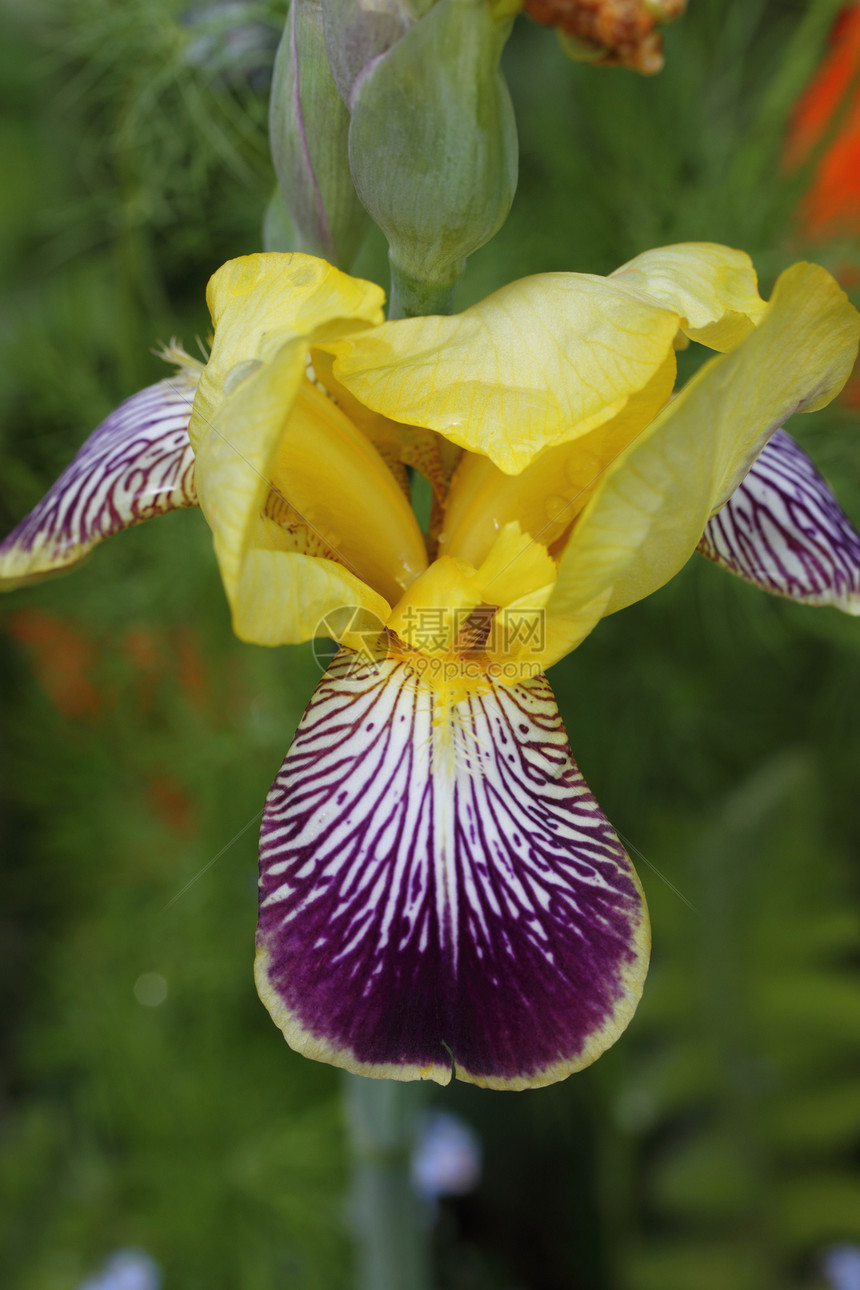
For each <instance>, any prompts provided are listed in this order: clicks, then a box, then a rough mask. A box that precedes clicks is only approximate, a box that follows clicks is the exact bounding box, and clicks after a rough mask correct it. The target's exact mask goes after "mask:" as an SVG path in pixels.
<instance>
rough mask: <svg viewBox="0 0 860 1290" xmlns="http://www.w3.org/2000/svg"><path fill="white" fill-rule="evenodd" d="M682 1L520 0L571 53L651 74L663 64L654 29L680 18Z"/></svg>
mask: <svg viewBox="0 0 860 1290" xmlns="http://www.w3.org/2000/svg"><path fill="white" fill-rule="evenodd" d="M685 6H686V0H525V6H524V7H525V9H526V12H527V13H530V14H531V16H532V17H533V18H534V19H535V21H536V22H540V23H543V24H544V26H546V27H558V28H559V30H560V32H561V34H562V36H564V37H565V38H566V40H565V43H566V44H567V45H568V50H569V52H570V53H571V54H573V56H574V57H580V58H582V59H584V60H587V61H588V62H594V63H600V64H602V65H604V66H609V67H630V68H632V69H633V70H634V71H637V72H643V73H644V74H645V75H646V76H651V75H653V74H654V72H659V71H660V68H661V67H662V66H663V38H662V36H661V35H660V33H659V31H657V30H656V28H657V27H658V26H660V25H662V24H663V23H667V22H672V21H674V19H675V18H678V17H680V15H681V14H682V13H683V11H684V8H685Z"/></svg>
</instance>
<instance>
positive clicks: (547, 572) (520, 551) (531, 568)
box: [475, 523, 556, 608]
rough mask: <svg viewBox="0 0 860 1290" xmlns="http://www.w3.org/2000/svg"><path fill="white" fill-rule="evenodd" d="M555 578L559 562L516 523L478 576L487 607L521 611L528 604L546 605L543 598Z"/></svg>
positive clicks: (508, 527)
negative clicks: (518, 609) (507, 607)
mask: <svg viewBox="0 0 860 1290" xmlns="http://www.w3.org/2000/svg"><path fill="white" fill-rule="evenodd" d="M555 576H556V566H555V561H554V560H553V559H552V558H551V557H550V555H549V553H548V551H547V549H546V547H545V546H544V545H543V543H541V542H536V541H535V540H534V538H533V537H531V536H530V535H529V534H528V533H523V531H522V530H521V529H520V526H519V525H518V524H515V523H513V524H506V525H505V527H504V528H503V529H502V531H501V532H500V533H499V536H498V537H497V538H496V541H495V542H494V543H493V545H492V546H491V548H490V551H489V554H488V556H487V558H486V560H484V561H483V562H482V563H481V564H480V565H479V567H478V569H477V570H476V573H475V578H476V581H477V582H478V583H479V584H480V585H481V587H482V589H483V597H482V598H483V600H484V603H485V604H488V605H516V606H517V608H522V607H523V606H524V605H525V602H526V601H529V603H530V607H532V608H536V607H537V601H539V600H540V601H541V603H542V600H541V597H542V596H543V594H544V592H545V589H546V588H548V587H550V586H551V585H552V583H554V582H555ZM530 598H531V600H530ZM532 601H534V602H535V603H533V604H532Z"/></svg>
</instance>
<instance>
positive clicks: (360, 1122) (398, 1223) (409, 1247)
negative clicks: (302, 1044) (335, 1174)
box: [343, 1074, 431, 1290]
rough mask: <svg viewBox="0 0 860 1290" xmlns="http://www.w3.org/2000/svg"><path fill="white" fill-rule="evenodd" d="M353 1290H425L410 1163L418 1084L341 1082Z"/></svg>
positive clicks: (349, 1078)
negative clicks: (349, 1164) (352, 1239)
mask: <svg viewBox="0 0 860 1290" xmlns="http://www.w3.org/2000/svg"><path fill="white" fill-rule="evenodd" d="M343 1097H344V1102H345V1109H346V1118H347V1125H348V1129H349V1137H350V1147H351V1153H352V1175H353V1176H352V1213H351V1217H352V1224H353V1232H354V1237H355V1247H356V1254H357V1260H358V1268H357V1277H356V1285H357V1287H358V1290H429V1287H430V1285H431V1278H430V1264H429V1250H428V1232H427V1230H426V1229H425V1228H424V1227H423V1226H422V1223H421V1214H420V1209H419V1204H418V1197H417V1196H416V1195H415V1192H414V1190H413V1188H412V1184H411V1178H410V1161H411V1155H412V1147H413V1144H414V1136H415V1125H416V1121H417V1117H418V1112H419V1110H420V1108H421V1104H422V1102H423V1100H424V1085H423V1084H422V1083H414V1084H405V1083H403V1082H401V1081H399V1080H391V1079H385V1080H382V1079H379V1080H377V1079H367V1078H365V1077H364V1076H362V1075H349V1074H346V1075H344V1077H343Z"/></svg>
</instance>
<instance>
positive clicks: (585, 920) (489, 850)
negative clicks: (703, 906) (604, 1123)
mask: <svg viewBox="0 0 860 1290" xmlns="http://www.w3.org/2000/svg"><path fill="white" fill-rule="evenodd" d="M260 873H261V876H260V917H259V923H258V936H257V941H258V954H257V988H258V990H259V992H260V997H261V998H262V1000H263V1002H264V1003H265V1004H266V1007H267V1008H268V1009H269V1011H270V1012H271V1014H272V1016H273V1018H274V1020H275V1022H276V1023H277V1025H278V1026H279V1027H280V1028H281V1029H282V1030H283V1032H284V1034H285V1036H286V1038H287V1041H288V1042H289V1043H290V1044H291V1046H292V1047H293V1048H295V1049H297V1050H298V1051H299V1052H302V1053H304V1054H305V1055H306V1056H309V1057H314V1058H317V1059H319V1060H322V1061H328V1062H332V1063H333V1064H335V1065H337V1066H343V1067H345V1068H346V1069H348V1070H351V1071H355V1072H357V1073H360V1074H363V1075H372V1076H377V1077H392V1078H396V1079H419V1078H424V1079H434V1080H436V1081H437V1082H438V1083H441V1084H446V1083H448V1082H449V1080H450V1079H451V1077H452V1071H453V1073H454V1074H456V1076H457V1077H458V1078H460V1079H463V1080H467V1081H469V1082H471V1083H475V1084H480V1085H484V1086H485V1087H490V1088H511V1089H519V1088H527V1087H538V1086H540V1085H544V1084H550V1083H553V1082H554V1081H555V1080H559V1079H563V1078H564V1077H565V1076H566V1075H568V1074H570V1073H571V1072H572V1071H575V1070H578V1069H580V1068H581V1067H583V1066H586V1065H588V1064H589V1063H590V1062H592V1061H594V1060H595V1058H596V1057H598V1056H599V1055H600V1053H601V1052H603V1050H604V1049H605V1048H607V1047H608V1046H609V1045H610V1044H611V1043H613V1042H614V1040H615V1039H616V1038H617V1037H618V1035H619V1034H620V1033H621V1031H622V1030H623V1029H624V1027H625V1026H626V1025H627V1023H628V1022H629V1020H630V1018H631V1017H632V1015H633V1012H634V1010H635V1007H636V1004H637V1002H638V1000H639V996H640V994H641V991H642V984H643V981H644V977H645V972H646V970H647V962H648V952H649V928H648V916H647V911H646V907H645V901H644V897H643V895H642V890H641V887H640V885H639V882H638V879H637V877H636V874H635V872H634V870H633V867H632V865H631V864H630V861H629V859H628V857H627V855H626V854H625V852H624V850H623V849H622V847H621V845H620V843H619V841H618V839H617V837H616V836H615V834H614V832H613V830H612V828H611V826H610V824H609V822H608V821H607V819H606V818H605V816H604V815H603V814H602V813H601V811H600V808H599V807H598V806H597V803H596V802H595V801H594V799H593V797H592V796H591V794H590V793H589V791H588V788H587V786H586V784H585V782H584V780H583V778H582V776H581V775H580V773H579V771H578V770H577V768H576V766H575V765H574V763H573V761H572V759H571V756H570V748H569V745H568V741H567V736H566V734H565V731H564V726H563V725H562V721H561V717H560V715H559V711H558V708H557V706H556V703H555V699H554V698H553V695H552V691H551V689H550V687H549V683H548V682H547V680H546V678H545V677H543V676H539V677H536V678H534V679H531V680H527V681H524V682H522V683H519V684H517V685H513V686H509V687H503V686H496V687H494V688H493V689H491V690H489V692H485V693H483V694H478V693H474V692H473V693H471V694H470V695H469V696H468V697H466V698H464V699H463V700H461V701H460V702H458V703H456V704H453V705H451V706H449V707H447V708H444V709H443V708H441V707H440V706H439V702H438V699H437V698H436V697H435V691H434V689H433V688H432V686H431V685H430V684H429V682H428V681H427V680H426V679H425V678H422V677H421V676H420V675H416V673H415V670H414V668H413V667H412V666H410V665H409V664H407V663H404V662H402V661H397V660H395V659H385V660H383V661H381V662H374V661H372V660H371V661H362V660H359V659H358V657H357V656H356V655H354V654H349V653H347V652H342V653H341V654H339V655H338V656H337V657H336V659H335V660H334V662H333V663H332V664H331V666H330V667H329V669H328V671H327V672H326V674H325V676H324V677H323V679H322V681H321V682H320V684H319V686H318V687H317V690H316V692H315V694H314V696H313V698H312V700H311V703H310V705H309V707H308V709H307V711H306V713H305V715H304V717H303V719H302V721H301V723H300V725H299V729H298V731H297V733H296V737H295V739H294V741H293V744H292V747H291V748H290V751H289V753H288V754H287V757H286V760H285V761H284V764H283V766H282V767H281V771H280V773H279V774H278V777H277V779H276V780H275V783H274V785H273V786H272V789H271V792H270V793H269V796H268V798H267V801H266V808H265V811H264V813H263V822H262V828H261V835H260Z"/></svg>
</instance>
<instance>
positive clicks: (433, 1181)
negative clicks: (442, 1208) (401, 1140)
mask: <svg viewBox="0 0 860 1290" xmlns="http://www.w3.org/2000/svg"><path fill="white" fill-rule="evenodd" d="M480 1178H481V1143H480V1141H479V1139H478V1135H477V1134H476V1133H475V1130H474V1129H472V1128H470V1126H469V1125H468V1124H466V1123H465V1122H464V1121H463V1120H461V1119H459V1118H458V1116H456V1115H451V1114H449V1113H448V1112H447V1111H431V1112H429V1114H428V1115H426V1116H425V1117H424V1118H423V1121H422V1126H421V1131H420V1133H419V1136H418V1141H417V1143H416V1144H415V1149H414V1151H413V1153H412V1185H413V1187H414V1188H415V1190H416V1192H417V1193H418V1195H419V1196H421V1197H423V1198H424V1199H425V1200H430V1201H433V1200H436V1199H438V1197H439V1196H465V1195H466V1193H467V1192H470V1191H473V1190H474V1188H475V1187H477V1185H478V1183H479V1181H480Z"/></svg>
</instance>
